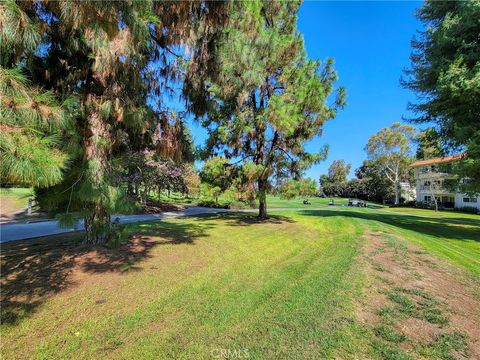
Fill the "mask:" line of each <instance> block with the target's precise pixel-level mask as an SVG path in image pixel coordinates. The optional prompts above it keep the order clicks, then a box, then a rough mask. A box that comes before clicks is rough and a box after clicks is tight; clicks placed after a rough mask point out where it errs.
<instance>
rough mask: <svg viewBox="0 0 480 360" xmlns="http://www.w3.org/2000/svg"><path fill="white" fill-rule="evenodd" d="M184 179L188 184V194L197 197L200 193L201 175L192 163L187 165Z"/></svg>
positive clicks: (186, 184)
mask: <svg viewBox="0 0 480 360" xmlns="http://www.w3.org/2000/svg"><path fill="white" fill-rule="evenodd" d="M184 179H185V186H186V194H187V196H188V197H193V198H196V197H198V196H199V195H200V184H201V180H200V175H199V174H198V172H197V170H196V169H195V168H194V167H193V166H192V165H185V167H184Z"/></svg>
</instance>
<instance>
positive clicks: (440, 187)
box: [420, 185, 448, 192]
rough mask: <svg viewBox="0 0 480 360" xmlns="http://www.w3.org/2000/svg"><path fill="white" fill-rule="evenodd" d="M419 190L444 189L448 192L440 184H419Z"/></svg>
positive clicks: (445, 190)
mask: <svg viewBox="0 0 480 360" xmlns="http://www.w3.org/2000/svg"><path fill="white" fill-rule="evenodd" d="M420 190H423V191H432V190H433V191H444V192H448V190H447V189H445V188H444V187H443V186H442V185H422V186H420Z"/></svg>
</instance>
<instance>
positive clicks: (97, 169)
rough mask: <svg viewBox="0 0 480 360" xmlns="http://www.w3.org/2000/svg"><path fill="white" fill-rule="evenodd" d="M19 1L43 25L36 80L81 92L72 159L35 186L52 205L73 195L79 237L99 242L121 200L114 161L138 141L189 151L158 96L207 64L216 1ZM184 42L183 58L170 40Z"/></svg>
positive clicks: (34, 59) (165, 150)
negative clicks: (44, 185) (49, 183)
mask: <svg viewBox="0 0 480 360" xmlns="http://www.w3.org/2000/svg"><path fill="white" fill-rule="evenodd" d="M21 7H22V9H24V11H25V12H26V13H28V14H29V15H30V16H31V17H32V18H34V19H35V21H36V22H38V23H40V24H41V27H42V30H43V32H42V34H44V40H43V43H42V47H41V49H40V50H41V51H37V52H36V54H33V55H32V56H31V57H29V58H28V59H27V60H26V61H27V63H28V64H29V67H28V68H29V69H30V71H31V77H32V79H33V81H34V82H36V83H39V84H44V85H45V87H47V88H48V89H50V90H51V91H52V92H54V93H55V94H57V95H58V96H63V95H65V94H66V95H75V96H76V97H77V98H78V100H79V108H78V109H79V111H78V114H77V116H76V117H75V132H76V133H77V134H79V135H80V137H79V138H78V142H77V143H76V147H74V148H75V149H74V151H73V153H72V157H73V160H72V166H71V167H70V168H69V170H68V171H66V172H65V179H64V181H63V182H62V183H61V184H59V185H58V186H56V187H54V188H51V189H49V190H45V191H43V190H42V191H39V192H38V193H37V194H38V196H39V197H41V198H45V199H47V198H48V199H49V202H50V203H51V205H52V207H53V208H55V207H57V208H58V207H59V205H60V203H59V202H63V208H66V209H67V211H68V209H70V208H71V205H73V204H72V202H73V201H75V202H76V204H75V205H76V209H77V210H79V211H81V213H82V215H83V217H84V219H85V226H86V230H87V236H86V242H88V243H102V242H105V241H106V240H107V239H108V234H109V229H110V214H111V212H113V211H119V210H121V208H122V205H123V204H124V203H125V202H124V201H123V199H124V195H125V192H124V191H123V189H122V188H121V187H119V186H116V184H115V183H114V181H112V164H114V163H115V162H116V160H118V159H119V158H121V157H122V156H123V154H125V153H126V152H127V151H131V152H138V151H139V150H143V149H144V148H149V149H154V150H156V151H157V152H158V153H159V154H160V155H162V156H168V157H172V158H174V159H175V160H177V161H178V160H179V158H180V157H182V156H183V154H185V153H188V151H186V150H188V149H187V147H188V143H189V140H188V136H186V135H187V134H185V133H184V131H183V129H184V127H183V126H182V123H181V121H180V120H178V119H173V118H172V117H171V116H170V115H169V113H168V111H165V109H164V107H163V106H162V103H161V97H162V96H163V95H164V93H165V94H167V93H168V89H169V86H170V85H171V84H170V81H174V82H175V81H178V80H181V79H182V73H181V72H182V71H186V67H187V65H188V69H190V70H191V71H192V69H193V68H195V69H196V70H197V71H198V72H199V73H201V72H202V71H204V69H205V68H208V66H209V64H210V62H211V58H210V56H209V52H208V50H209V49H211V48H213V47H211V46H210V45H211V43H210V41H211V39H212V38H214V34H215V32H216V27H215V26H214V24H215V23H216V22H217V21H219V22H220V20H218V19H221V18H222V16H221V10H218V11H216V10H217V9H221V8H222V7H223V4H210V3H206V2H203V1H198V2H193V3H189V2H150V1H142V2H114V1H96V2H79V1H78V2H77V1H58V2H41V3H39V2H35V1H25V2H22V3H21ZM186 45H189V46H190V48H191V49H192V51H191V55H190V57H189V58H187V59H184V58H182V57H181V56H180V55H178V54H177V53H176V52H175V51H174V50H173V49H177V50H178V49H179V48H180V49H182V46H183V49H184V48H185V46H186ZM195 100H196V99H195ZM159 103H160V104H159ZM147 104H148V106H147ZM153 104H155V106H153ZM152 110H153V111H152ZM55 203H56V204H55Z"/></svg>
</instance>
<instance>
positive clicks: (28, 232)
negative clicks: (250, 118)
mask: <svg viewBox="0 0 480 360" xmlns="http://www.w3.org/2000/svg"><path fill="white" fill-rule="evenodd" d="M225 211H229V210H226V209H212V208H205V207H197V206H192V207H189V208H187V209H185V210H183V211H172V212H164V213H159V214H143V215H112V217H111V219H112V221H116V219H117V218H118V219H119V221H120V223H121V224H128V223H133V222H138V221H152V220H159V219H169V218H175V217H179V216H189V215H200V214H208V213H218V212H225ZM83 229H84V224H83V220H81V221H79V222H78V224H77V226H76V227H70V228H64V227H60V226H59V224H58V221H57V220H46V221H35V222H30V223H15V224H2V225H0V243H6V242H9V241H14V240H24V239H29V238H33V237H40V236H48V235H55V234H63V233H68V232H72V231H79V230H83Z"/></svg>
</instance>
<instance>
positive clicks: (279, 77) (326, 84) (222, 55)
mask: <svg viewBox="0 0 480 360" xmlns="http://www.w3.org/2000/svg"><path fill="white" fill-rule="evenodd" d="M298 8H299V3H298V2H280V1H251V2H232V3H230V4H229V14H230V19H229V23H228V26H227V27H226V29H225V31H223V32H222V33H221V34H220V39H219V49H218V63H217V64H218V65H217V66H218V69H219V70H218V71H217V72H215V73H211V74H210V77H209V79H208V81H207V82H204V83H201V84H199V86H198V88H197V91H198V92H200V93H205V92H207V93H208V95H209V100H210V103H209V106H208V108H207V109H206V110H207V113H208V117H207V118H206V119H204V120H203V122H202V123H203V125H204V126H205V127H206V128H207V129H208V131H209V134H210V136H209V138H208V140H207V150H208V151H209V152H210V153H212V154H222V155H223V156H225V157H226V158H228V159H232V160H233V161H244V162H252V163H253V164H254V166H256V169H257V170H258V171H257V173H256V174H257V176H256V186H257V198H258V200H259V217H260V218H265V217H267V202H266V192H267V188H268V181H269V178H270V176H271V175H272V173H273V172H274V171H275V169H276V164H279V163H281V164H283V166H285V168H287V169H288V170H289V172H290V173H291V174H292V175H293V176H295V175H297V176H298V174H301V172H302V171H303V170H304V169H305V168H307V167H308V166H310V165H311V164H313V163H316V162H318V161H320V160H322V159H323V158H324V157H325V150H322V151H319V152H318V153H308V152H307V151H306V150H305V147H304V144H305V142H306V141H308V140H310V139H312V138H313V137H315V136H317V135H320V134H321V130H322V126H323V124H324V122H325V121H326V120H328V119H332V118H334V117H335V115H336V112H337V109H338V108H341V107H343V105H344V95H345V94H344V90H343V89H342V88H340V89H338V91H337V92H336V95H337V96H336V98H335V99H333V101H332V102H331V104H328V103H327V99H328V98H329V96H330V95H331V94H332V93H333V92H334V83H335V81H336V80H337V75H336V73H335V71H334V69H333V60H331V59H329V60H327V61H326V63H325V64H324V65H323V66H322V65H321V64H320V62H319V61H312V60H309V59H307V57H306V54H305V50H304V45H303V41H302V37H301V35H300V34H299V33H298V31H297V28H296V22H297V12H298Z"/></svg>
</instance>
